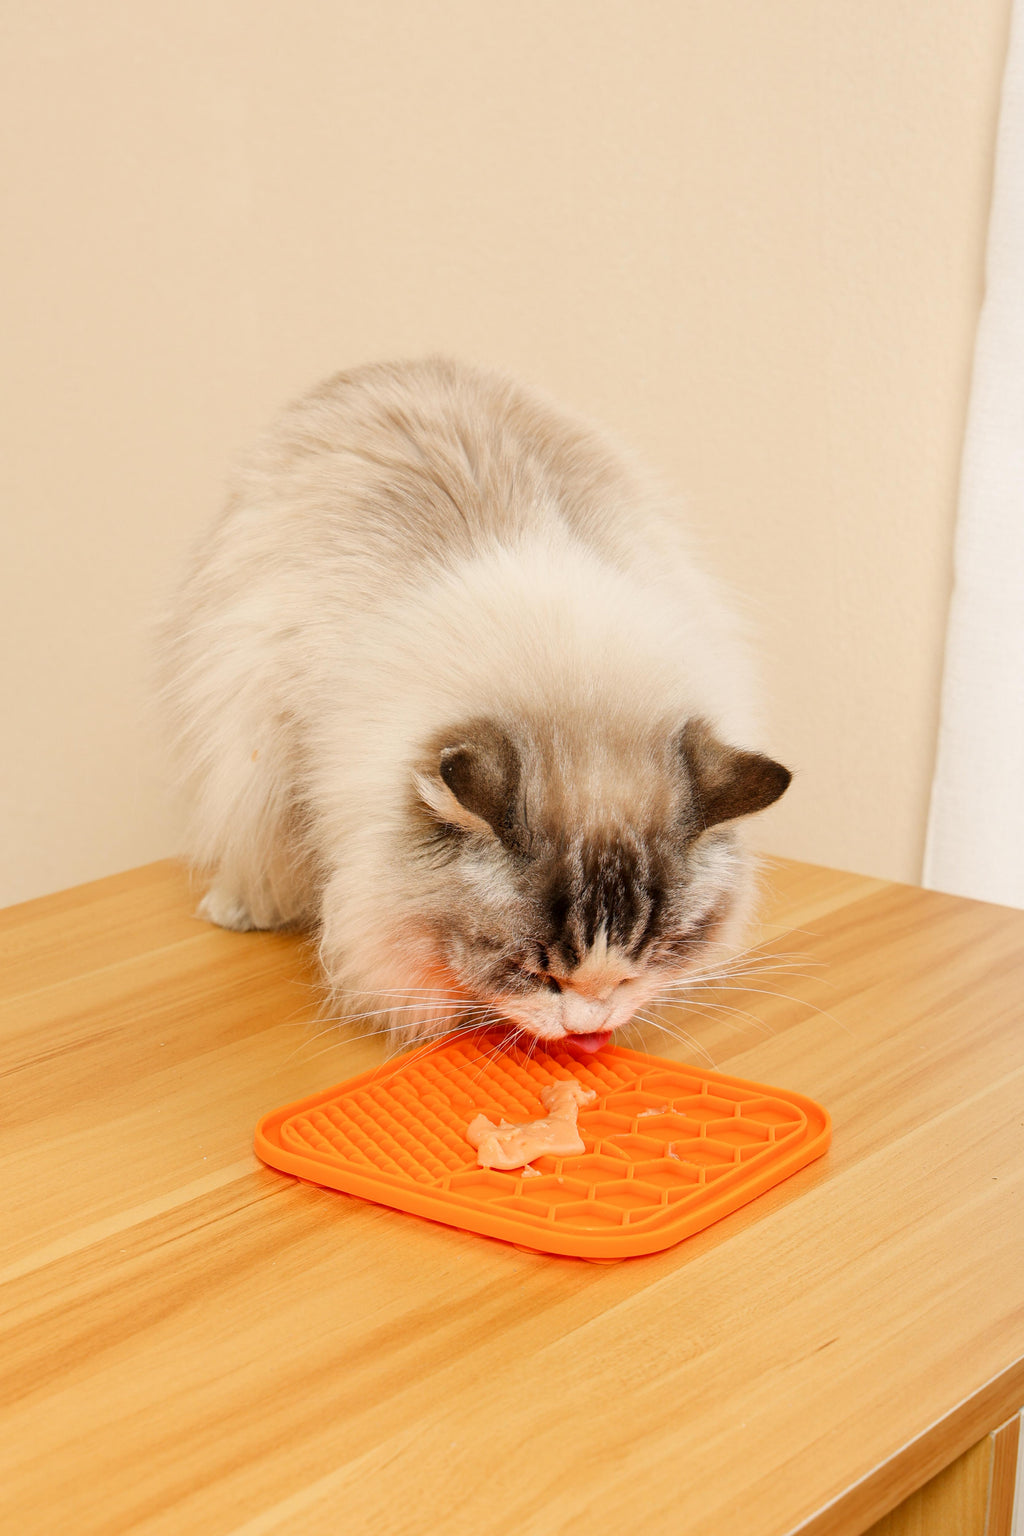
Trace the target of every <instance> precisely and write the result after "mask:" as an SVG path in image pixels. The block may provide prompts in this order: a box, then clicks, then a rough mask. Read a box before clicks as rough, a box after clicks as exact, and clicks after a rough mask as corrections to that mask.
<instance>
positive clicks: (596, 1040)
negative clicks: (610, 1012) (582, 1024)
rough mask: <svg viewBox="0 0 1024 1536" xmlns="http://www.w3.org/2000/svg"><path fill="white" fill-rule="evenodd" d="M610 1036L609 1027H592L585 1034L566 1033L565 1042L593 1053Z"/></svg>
mask: <svg viewBox="0 0 1024 1536" xmlns="http://www.w3.org/2000/svg"><path fill="white" fill-rule="evenodd" d="M611 1037H612V1032H611V1030H610V1029H594V1030H591V1031H590V1033H589V1034H586V1035H566V1037H565V1043H566V1045H573V1046H575V1047H576V1049H577V1050H578V1051H586V1052H588V1054H593V1052H594V1051H599V1050H600V1049H601V1047H602V1045H607V1044H608V1041H609V1040H610V1039H611Z"/></svg>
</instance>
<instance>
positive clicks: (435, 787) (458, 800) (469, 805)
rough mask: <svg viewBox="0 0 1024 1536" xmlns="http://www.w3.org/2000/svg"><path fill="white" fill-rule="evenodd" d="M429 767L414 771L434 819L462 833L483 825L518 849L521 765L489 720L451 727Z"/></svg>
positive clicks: (503, 733)
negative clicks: (458, 829) (459, 828)
mask: <svg viewBox="0 0 1024 1536" xmlns="http://www.w3.org/2000/svg"><path fill="white" fill-rule="evenodd" d="M433 756H434V762H433V764H432V765H431V770H430V771H427V772H420V773H417V774H416V775H415V781H416V788H417V790H418V791H419V795H420V798H421V799H422V800H423V801H425V803H426V804H427V805H428V806H429V807H430V809H431V810H432V811H433V813H434V815H435V816H436V817H437V818H438V820H439V821H442V822H444V823H445V824H446V825H448V826H458V827H463V828H464V829H465V830H467V831H478V832H479V831H482V830H484V829H485V828H488V829H489V830H490V831H491V832H493V833H494V835H495V836H496V837H498V838H499V839H500V840H501V842H503V843H504V844H505V846H506V847H507V848H513V849H514V848H516V847H518V844H519V841H520V838H519V835H518V834H519V827H518V823H517V818H516V802H517V800H518V796H519V781H520V777H521V772H522V770H521V764H520V761H519V753H518V752H517V751H516V748H515V745H514V744H513V742H512V741H511V739H510V738H509V736H508V735H507V734H506V732H505V731H503V730H502V728H501V726H499V725H498V724H497V723H496V722H495V721H493V720H474V721H472V722H470V724H469V725H466V726H463V727H462V728H460V729H459V730H457V731H450V732H448V733H447V734H446V737H445V739H444V741H443V743H441V744H440V745H439V746H438V747H437V749H436V750H435V753H434V754H433Z"/></svg>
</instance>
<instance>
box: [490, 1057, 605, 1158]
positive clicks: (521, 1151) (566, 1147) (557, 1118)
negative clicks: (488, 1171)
mask: <svg viewBox="0 0 1024 1536" xmlns="http://www.w3.org/2000/svg"><path fill="white" fill-rule="evenodd" d="M596 1097H597V1095H596V1093H595V1092H594V1091H593V1089H591V1088H584V1087H583V1086H582V1085H581V1084H580V1083H577V1082H574V1081H573V1080H572V1078H567V1079H564V1080H562V1081H560V1082H557V1083H551V1084H549V1086H548V1087H547V1088H542V1089H541V1093H540V1099H541V1103H542V1104H543V1105H544V1108H545V1109H546V1110H547V1114H546V1115H545V1116H544V1118H543V1119H541V1120H526V1121H524V1122H523V1123H522V1124H521V1125H513V1124H511V1123H510V1122H509V1121H508V1120H502V1121H501V1122H500V1123H499V1124H498V1125H495V1124H494V1122H493V1120H488V1118H487V1116H486V1115H477V1116H476V1118H475V1119H473V1120H471V1121H470V1122H469V1125H468V1126H467V1127H466V1139H467V1141H468V1142H469V1144H470V1146H473V1147H476V1160H477V1162H478V1163H479V1165H480V1167H481V1168H522V1167H523V1166H524V1165H525V1164H526V1163H529V1162H532V1161H533V1159H534V1158H535V1157H573V1156H575V1155H577V1154H578V1153H580V1152H585V1151H586V1148H585V1147H584V1145H583V1142H582V1140H581V1139H580V1133H579V1130H578V1128H577V1125H576V1117H577V1115H578V1113H579V1109H580V1105H581V1104H589V1103H590V1101H591V1100H592V1099H595V1098H596Z"/></svg>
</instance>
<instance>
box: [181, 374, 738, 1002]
mask: <svg viewBox="0 0 1024 1536" xmlns="http://www.w3.org/2000/svg"><path fill="white" fill-rule="evenodd" d="M387 412H391V413H392V414H395V413H397V419H398V425H397V426H392V425H389V424H388V423H389V421H390V417H388V416H387ZM535 444H536V445H541V446H542V448H543V452H541V450H540V447H538V449H537V452H534V448H533V446H532V445H535ZM538 459H539V460H540V462H538ZM439 482H440V483H441V484H442V485H443V487H444V489H443V490H438V484H439ZM453 485H454V490H452V489H451V486H453ZM467 486H469V487H470V491H466V490H465V487H467ZM460 487H462V488H463V489H462V490H461V491H460V489H459V488H460ZM474 488H476V489H474ZM471 492H472V495H473V496H475V497H476V498H477V499H476V500H475V501H474V503H473V504H474V507H476V508H477V510H476V511H475V513H474V522H473V527H472V530H471V532H470V534H469V536H468V537H467V538H466V539H462V538H461V537H459V538H455V537H453V536H451V533H450V528H449V523H450V505H451V499H452V497H454V498H455V499H456V500H458V497H459V496H460V495H469V494H470V493H471ZM477 492H478V493H479V494H477ZM163 691H164V698H165V701H166V704H167V708H168V712H169V716H170V719H171V722H172V727H173V732H174V737H175V741H176V745H177V748H178V751H179V758H178V761H179V765H180V773H181V776H182V778H183V780H184V781H185V782H186V784H187V787H188V790H189V793H190V799H191V806H192V820H191V826H190V831H189V853H190V856H191V857H192V858H193V860H194V861H195V862H196V863H197V864H198V865H200V866H201V867H203V868H204V869H206V870H208V871H210V873H211V875H212V881H213V883H212V888H211V890H210V893H209V895H208V896H207V897H206V899H205V901H204V902H203V905H202V907H201V908H200V911H201V913H202V915H204V916H207V917H209V918H211V919H212V920H213V921H214V922H218V923H221V924H222V925H224V926H228V927H232V928H243V927H246V926H256V927H271V926H275V925H278V924H282V923H288V922H299V923H305V924H309V925H313V926H315V927H317V928H318V929H319V933H320V946H321V954H322V957H323V961H324V966H325V969H326V972H327V976H328V980H329V981H330V982H331V984H332V985H333V986H334V987H335V988H336V989H338V990H339V991H342V990H344V989H345V988H349V989H355V988H358V989H359V990H360V991H361V992H363V993H366V992H371V993H372V992H379V993H382V994H385V993H392V992H394V991H395V989H399V988H407V989H412V988H434V989H435V991H436V996H435V998H434V1002H435V1003H436V1005H437V1007H438V1008H441V1009H444V1008H447V1007H449V1006H455V1004H457V1002H458V1001H459V997H460V994H459V990H458V988H457V987H454V986H453V984H452V982H451V979H450V978H445V977H443V976H441V975H439V973H438V968H437V964H436V956H435V955H434V953H433V951H432V949H431V945H430V942H429V939H428V938H426V937H425V935H424V916H425V914H430V913H431V912H432V911H433V910H434V909H435V907H436V906H437V905H438V904H443V901H444V888H443V884H442V883H441V881H440V880H439V879H438V878H437V877H435V876H434V875H433V874H432V873H431V872H430V871H429V870H422V869H419V868H413V867H411V866H410V864H409V862H408V861H407V859H406V858H405V856H404V849H405V844H406V841H407V837H408V832H407V818H408V801H409V795H410V786H411V785H412V784H413V782H414V777H413V776H414V774H415V773H416V772H417V771H419V769H418V767H417V765H418V764H419V763H420V760H421V757H422V752H423V745H424V743H425V742H426V741H428V740H429V739H430V738H431V737H432V736H434V735H436V733H437V732H439V731H441V730H443V729H445V728H446V727H447V726H449V725H451V724H453V723H456V722H458V721H460V720H464V719H467V718H470V717H474V716H491V715H499V716H501V717H503V718H509V717H516V716H517V715H522V716H524V717H529V718H531V719H533V720H537V719H548V720H552V721H557V722H558V728H559V730H560V731H561V732H562V734H563V736H564V737H565V739H566V740H571V741H573V742H574V743H575V746H574V749H573V750H574V757H573V781H572V787H571V793H572V797H573V805H574V813H575V814H577V815H578V816H579V817H581V818H583V819H587V818H589V819H590V820H593V819H594V818H595V817H598V818H599V817H601V816H602V815H606V816H609V817H612V818H615V817H619V818H621V819H623V820H624V821H625V820H628V817H629V813H630V800H631V795H632V794H633V793H634V786H633V785H632V784H631V782H630V776H629V773H628V771H627V769H626V767H625V766H624V763H623V760H622V758H621V756H619V757H616V755H615V754H614V753H613V752H610V751H609V750H608V749H607V741H608V739H609V738H608V736H607V733H606V732H605V730H604V727H605V726H608V725H610V724H611V725H614V727H615V730H616V731H617V732H618V733H619V735H620V736H624V737H625V738H628V737H629V735H630V733H635V734H636V736H637V739H640V738H641V737H642V735H643V733H644V732H649V731H650V729H651V726H652V723H655V722H660V721H665V722H669V723H671V722H677V723H681V722H682V721H684V720H686V719H687V718H688V717H689V716H690V715H692V714H694V713H699V714H702V715H706V716H708V717H709V718H711V719H712V720H714V721H715V722H716V723H717V724H718V725H719V726H720V728H721V729H722V731H723V732H724V733H725V734H727V735H728V736H729V737H730V738H731V739H733V740H735V741H737V742H740V743H749V742H750V739H751V736H752V731H753V720H752V716H751V697H752V686H751V678H750V667H749V658H748V654H747V650H746V647H745V644H744V642H743V640H742V638H741V636H740V633H739V629H738V625H737V623H736V620H735V617H734V615H733V613H732V612H731V610H730V608H729V606H728V605H727V604H726V603H725V602H724V601H723V599H722V597H721V595H720V593H719V590H718V588H717V587H716V585H715V584H714V582H712V580H711V579H710V578H709V577H708V576H707V575H706V574H705V573H704V572H703V571H702V570H701V569H700V568H699V566H698V565H697V564H696V563H695V562H694V560H693V559H692V557H691V555H690V553H689V549H688V546H687V541H686V539H685V538H684V536H683V533H682V517H681V514H680V512H679V509H678V508H677V507H675V506H673V505H672V504H671V503H670V502H668V501H667V500H666V498H665V497H664V496H663V495H662V493H661V492H660V491H659V490H658V489H657V488H655V487H653V486H652V485H651V484H650V483H649V482H648V481H647V480H646V479H645V478H644V477H643V475H642V474H641V473H640V472H639V471H638V470H637V469H636V467H635V466H634V465H633V464H632V463H631V462H630V461H628V460H627V459H626V457H625V456H624V455H623V454H622V453H621V452H620V451H619V450H617V449H614V448H612V447H611V446H610V445H609V444H608V442H607V441H606V440H605V439H603V438H602V437H600V436H599V435H597V434H596V433H595V432H594V431H593V430H592V429H591V428H589V427H586V426H584V425H582V424H580V423H578V422H575V421H573V420H572V419H571V418H569V417H567V416H565V415H564V414H563V413H561V412H559V411H557V410H556V409H555V408H554V407H552V406H550V405H549V404H548V403H547V402H545V401H543V400H541V399H540V398H539V397H536V396H534V395H531V394H529V393H528V392H526V391H523V390H521V389H520V388H519V387H518V386H515V385H513V384H511V383H510V382H509V381H508V380H505V379H503V378H501V377H500V376H497V375H490V374H485V373H479V372H476V371H474V370H468V369H460V368H458V367H456V366H455V365H451V364H447V363H444V362H440V361H431V362H427V363H424V364H412V365H396V366H395V367H394V368H390V369H376V370H375V369H368V370H363V371H361V372H357V373H356V374H353V375H349V376H342V378H341V379H340V380H338V381H333V382H332V383H329V384H328V385H326V386H324V387H322V388H321V389H320V390H319V391H316V392H314V394H313V395H311V396H310V397H308V398H307V400H306V401H304V402H299V404H298V405H296V406H294V407H292V408H291V409H290V411H289V412H287V413H286V414H285V416H284V417H283V418H282V420H281V422H280V423H279V424H278V426H277V427H276V428H275V430H274V431H272V432H271V433H270V434H268V436H267V438H266V439H265V440H264V442H263V444H262V445H261V446H260V447H259V448H258V450H257V452H256V453H255V455H254V456H253V458H252V460H251V461H250V463H249V464H248V466H247V467H246V468H245V469H244V471H243V473H242V474H241V476H240V477H239V480H238V483H237V485H236V486H235V488H234V490H233V493H232V496H231V500H230V503H229V507H228V510H227V512H226V513H225V515H224V516H223V518H222V519H221V521H220V522H219V524H218V525H217V527H216V528H215V529H214V530H213V532H212V533H211V535H210V536H209V538H208V539H207V541H206V542H205V544H204V545H203V547H202V548H201V549H200V551H199V552H198V554H197V556H196V559H195V561H194V563H193V567H192V570H191V573H190V574H189V576H188V577H187V578H186V580H185V582H184V584H183V586H182V589H181V591H180V593H179V595H178V597H177V599H176V601H175V604H174V608H173V612H172V614H171V616H170V618H169V619H168V621H167V623H166V625H165V628H164V641H163ZM595 722H598V723H600V725H601V729H600V730H598V729H595ZM419 788H420V793H421V795H422V796H423V797H424V799H426V800H427V801H428V803H430V804H431V805H432V807H433V809H434V810H435V812H436V813H438V814H441V815H445V814H447V815H450V816H452V817H453V818H454V817H455V815H456V812H455V809H454V807H455V806H456V805H457V802H454V800H453V797H451V796H450V795H448V796H447V800H445V796H446V795H447V792H446V791H444V790H443V787H442V786H440V785H439V784H438V782H437V781H436V780H431V779H430V778H429V776H427V777H424V776H423V774H422V772H421V776H420V781H419ZM466 815H467V816H470V817H471V816H472V813H466ZM480 878H481V880H482V881H485V882H486V883H487V891H488V894H489V896H490V897H491V898H493V897H494V895H495V890H494V883H495V880H496V879H498V881H499V883H500V876H497V877H496V876H495V874H494V870H493V867H491V866H485V865H483V864H482V865H481V874H480ZM498 894H499V895H500V894H501V893H500V892H499V893H498ZM505 894H506V895H507V899H508V900H509V901H513V900H514V892H513V891H512V890H511V889H509V890H508V892H506V893H505ZM627 1000H628V993H626V994H624V1005H625V1001H627ZM570 1006H571V1008H572V1009H573V1010H575V1012H574V1015H573V1027H576V1028H585V1027H588V1026H587V1025H586V1024H585V1023H584V1022H583V1020H584V1016H586V1017H587V1018H590V1017H591V1015H592V1013H593V1011H594V1010H593V1006H592V1005H591V1003H589V1002H587V1000H586V999H584V998H580V999H579V1002H578V1004H577V1002H576V1001H573V1002H572V1003H571V1005H570ZM427 1011H428V1013H429V1010H427ZM435 1013H436V1009H435ZM576 1014H578V1015H579V1017H578V1018H577V1017H576ZM438 1016H439V1015H438ZM604 1016H605V1017H607V1016H608V1015H607V1011H606V1014H605V1015H604Z"/></svg>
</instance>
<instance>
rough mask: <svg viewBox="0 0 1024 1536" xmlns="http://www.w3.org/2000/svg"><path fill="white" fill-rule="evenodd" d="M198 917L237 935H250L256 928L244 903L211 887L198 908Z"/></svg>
mask: <svg viewBox="0 0 1024 1536" xmlns="http://www.w3.org/2000/svg"><path fill="white" fill-rule="evenodd" d="M196 916H197V917H201V918H203V919H204V921H206V922H208V923H216V924H217V927H218V928H230V929H232V930H233V931H234V932H235V933H248V932H249V931H250V930H251V929H253V928H255V927H256V924H255V923H254V922H253V920H252V914H251V913H250V911H249V909H248V907H247V906H246V905H245V903H244V902H242V901H239V899H238V897H237V896H231V895H229V894H228V893H227V892H226V891H219V890H218V889H217V887H216V886H215V885H214V886H211V887H210V889H209V890H208V891H207V893H206V895H205V896H204V897H203V899H202V901H201V902H200V903H199V906H198V907H197V908H196Z"/></svg>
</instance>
